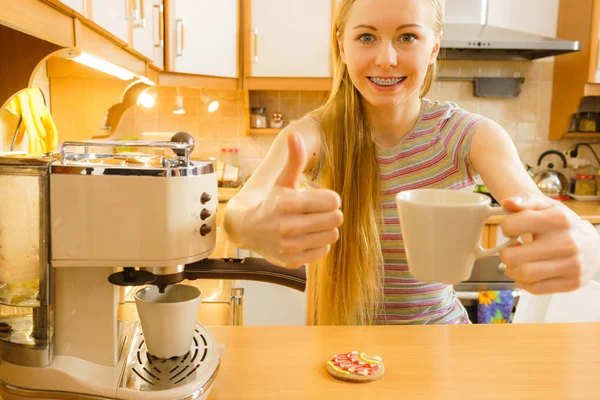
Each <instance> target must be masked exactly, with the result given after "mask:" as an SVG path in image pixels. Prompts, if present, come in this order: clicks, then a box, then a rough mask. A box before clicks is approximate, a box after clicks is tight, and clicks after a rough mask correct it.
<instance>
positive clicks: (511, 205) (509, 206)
mask: <svg viewBox="0 0 600 400" xmlns="http://www.w3.org/2000/svg"><path fill="white" fill-rule="evenodd" d="M554 204H555V203H554V200H552V199H551V198H549V197H548V196H545V195H543V194H537V193H527V194H523V195H521V196H513V197H507V198H506V199H504V200H503V201H502V207H504V209H506V210H507V211H514V212H517V211H523V210H545V209H546V208H550V207H552V206H554Z"/></svg>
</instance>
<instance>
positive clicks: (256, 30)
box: [252, 28, 258, 64]
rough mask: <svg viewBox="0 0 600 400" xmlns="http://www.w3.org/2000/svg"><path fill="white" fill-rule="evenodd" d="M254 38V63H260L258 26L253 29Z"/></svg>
mask: <svg viewBox="0 0 600 400" xmlns="http://www.w3.org/2000/svg"><path fill="white" fill-rule="evenodd" d="M252 38H253V39H254V40H253V44H254V51H253V53H254V55H253V56H252V64H258V28H254V29H253V30H252Z"/></svg>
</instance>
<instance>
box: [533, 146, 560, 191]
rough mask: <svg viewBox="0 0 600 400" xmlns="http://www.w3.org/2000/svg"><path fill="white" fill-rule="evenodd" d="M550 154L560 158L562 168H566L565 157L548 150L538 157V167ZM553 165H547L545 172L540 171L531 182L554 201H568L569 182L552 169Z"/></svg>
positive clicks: (555, 151) (558, 152) (557, 152)
mask: <svg viewBox="0 0 600 400" xmlns="http://www.w3.org/2000/svg"><path fill="white" fill-rule="evenodd" d="M550 154H556V155H557V156H559V157H560V159H561V160H562V162H563V167H564V168H567V159H566V157H565V156H564V155H563V154H562V153H561V152H560V151H557V150H548V151H545V152H543V153H542V155H540V158H539V159H538V163H537V165H538V166H541V165H542V160H543V159H544V157H546V156H547V155H550ZM553 168H554V164H552V163H549V164H548V169H547V170H541V171H539V172H538V173H537V174H535V176H534V177H533V181H534V182H535V184H536V185H537V187H538V188H539V189H540V190H541V192H542V193H543V194H545V195H546V196H548V197H551V198H553V199H556V200H568V199H569V181H568V180H567V178H566V177H565V176H564V175H563V174H562V173H561V172H559V171H556V170H554V169H553Z"/></svg>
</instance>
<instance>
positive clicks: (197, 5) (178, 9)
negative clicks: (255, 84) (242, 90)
mask: <svg viewBox="0 0 600 400" xmlns="http://www.w3.org/2000/svg"><path fill="white" fill-rule="evenodd" d="M171 18H172V20H171V37H172V41H171V44H172V46H171V49H172V52H173V54H172V57H173V70H174V71H175V72H182V73H188V74H199V75H212V76H222V77H230V78H237V76H238V32H239V30H238V25H239V24H238V20H239V0H219V1H214V0H174V1H173V16H172V17H171Z"/></svg>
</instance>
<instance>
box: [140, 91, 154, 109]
mask: <svg viewBox="0 0 600 400" xmlns="http://www.w3.org/2000/svg"><path fill="white" fill-rule="evenodd" d="M154 103H155V99H154V96H152V95H151V94H150V93H148V89H146V90H144V91H142V93H140V95H139V96H138V98H137V105H138V106H143V107H146V108H152V107H154Z"/></svg>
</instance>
